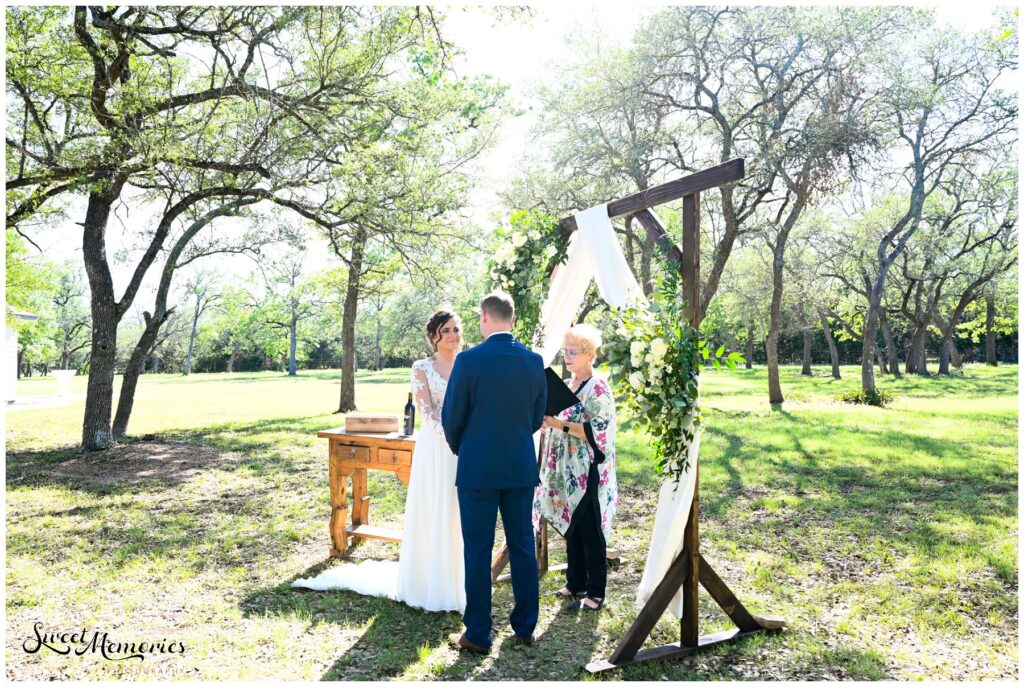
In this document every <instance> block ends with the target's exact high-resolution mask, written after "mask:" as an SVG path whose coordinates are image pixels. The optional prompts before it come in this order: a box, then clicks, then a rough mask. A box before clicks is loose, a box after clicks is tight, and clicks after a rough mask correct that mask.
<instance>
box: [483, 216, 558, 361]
mask: <svg viewBox="0 0 1024 687" xmlns="http://www.w3.org/2000/svg"><path fill="white" fill-rule="evenodd" d="M497 238H498V241H499V242H500V244H499V246H498V248H497V250H496V251H495V253H494V257H493V258H492V259H491V261H490V263H489V266H488V267H489V270H490V277H491V283H492V285H493V286H494V287H495V288H500V289H502V290H504V291H505V292H506V293H508V294H509V295H510V296H512V300H513V301H515V304H516V323H515V327H514V331H515V334H516V336H517V337H518V338H519V340H520V341H524V342H529V343H530V344H531V345H534V346H537V345H539V344H540V340H539V337H540V331H539V326H538V325H539V324H540V308H541V305H542V303H543V299H544V295H545V294H546V293H547V289H546V288H545V286H546V285H547V283H548V279H549V277H550V276H551V271H552V270H553V269H554V268H555V266H556V265H559V264H562V263H563V262H565V258H566V252H567V251H568V249H569V235H568V234H566V233H564V232H563V231H562V229H561V227H560V226H559V224H558V218H557V217H555V216H553V215H551V214H549V213H547V212H544V211H543V210H539V209H533V210H513V211H512V213H511V214H510V215H509V221H508V225H507V226H503V227H500V228H499V229H498V231H497Z"/></svg>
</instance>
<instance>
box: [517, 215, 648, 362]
mask: <svg viewBox="0 0 1024 687" xmlns="http://www.w3.org/2000/svg"><path fill="white" fill-rule="evenodd" d="M576 227H577V230H576V231H574V232H573V233H572V236H570V237H569V249H568V251H567V253H566V261H565V264H564V265H561V266H559V268H558V270H557V271H556V272H555V277H554V279H552V280H551V287H550V290H549V291H548V297H547V300H545V301H544V304H543V305H542V306H541V309H540V326H541V332H542V337H543V338H542V339H541V346H540V348H539V349H538V350H537V352H538V353H540V355H541V357H542V358H544V365H550V364H551V362H552V361H553V360H554V359H555V356H556V355H557V354H558V349H560V348H561V347H562V337H564V336H565V332H566V331H568V329H569V327H571V326H572V324H573V323H574V322H575V321H576V314H577V313H579V311H580V305H581V304H582V303H583V297H584V296H586V295H587V288H588V287H589V286H590V280H591V279H594V280H596V281H597V290H598V291H599V292H600V293H601V298H603V299H604V301H605V303H607V304H608V305H612V306H615V307H618V308H621V307H623V306H624V305H626V300H627V298H628V296H629V295H630V294H631V293H632V294H634V295H636V296H638V298H639V299H640V300H641V301H643V290H642V289H641V288H640V285H639V284H638V283H637V281H636V277H634V276H633V271H632V270H631V269H630V268H629V264H628V263H627V262H626V257H625V256H624V255H623V254H622V247H621V246H619V241H618V239H616V238H615V231H614V230H613V229H612V221H611V219H610V218H609V217H608V204H607V203H605V204H603V205H597V206H595V207H592V208H590V209H589V210H584V211H582V212H577V213H576Z"/></svg>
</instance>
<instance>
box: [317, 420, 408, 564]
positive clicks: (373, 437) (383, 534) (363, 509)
mask: <svg viewBox="0 0 1024 687" xmlns="http://www.w3.org/2000/svg"><path fill="white" fill-rule="evenodd" d="M317 437H320V438H322V439H327V441H328V458H327V461H328V473H327V474H328V482H329V486H330V490H331V524H330V532H331V555H332V556H344V555H346V552H347V551H348V543H349V537H354V538H363V539H383V540H385V541H393V542H400V541H402V533H401V532H400V531H399V530H395V529H389V528H386V527H374V526H372V525H370V522H369V511H370V496H369V494H367V488H366V484H367V470H384V471H386V472H393V473H395V476H396V477H398V479H399V480H401V481H402V483H404V484H408V483H409V472H410V470H411V469H412V453H413V449H414V448H416V434H415V433H414V434H412V435H411V436H402V435H400V434H398V433H397V432H391V433H390V434H356V433H352V432H346V431H345V430H344V428H341V427H339V428H338V429H328V430H324V431H322V432H317ZM348 477H351V478H352V508H351V510H352V524H351V525H348V524H347V522H348V511H349V506H348V503H347V501H346V498H345V491H346V487H347V484H346V481H345V480H346V479H347V478H348Z"/></svg>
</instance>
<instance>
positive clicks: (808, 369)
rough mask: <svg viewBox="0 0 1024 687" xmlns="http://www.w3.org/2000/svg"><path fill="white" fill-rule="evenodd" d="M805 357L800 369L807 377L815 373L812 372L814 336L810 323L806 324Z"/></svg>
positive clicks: (804, 328) (804, 329)
mask: <svg viewBox="0 0 1024 687" xmlns="http://www.w3.org/2000/svg"><path fill="white" fill-rule="evenodd" d="M803 331H804V357H803V363H804V365H803V368H802V369H801V370H800V374H802V375H804V376H805V377H810V376H811V375H812V374H813V373H812V372H811V344H812V343H813V336H812V334H811V328H810V326H808V325H804V327H803Z"/></svg>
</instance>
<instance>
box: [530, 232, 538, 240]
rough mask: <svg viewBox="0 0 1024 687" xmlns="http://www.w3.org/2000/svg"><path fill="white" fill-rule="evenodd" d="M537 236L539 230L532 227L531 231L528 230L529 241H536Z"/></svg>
mask: <svg viewBox="0 0 1024 687" xmlns="http://www.w3.org/2000/svg"><path fill="white" fill-rule="evenodd" d="M539 238H540V232H539V231H537V230H536V229H534V230H533V231H531V232H530V240H531V241H536V240H537V239H539Z"/></svg>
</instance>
